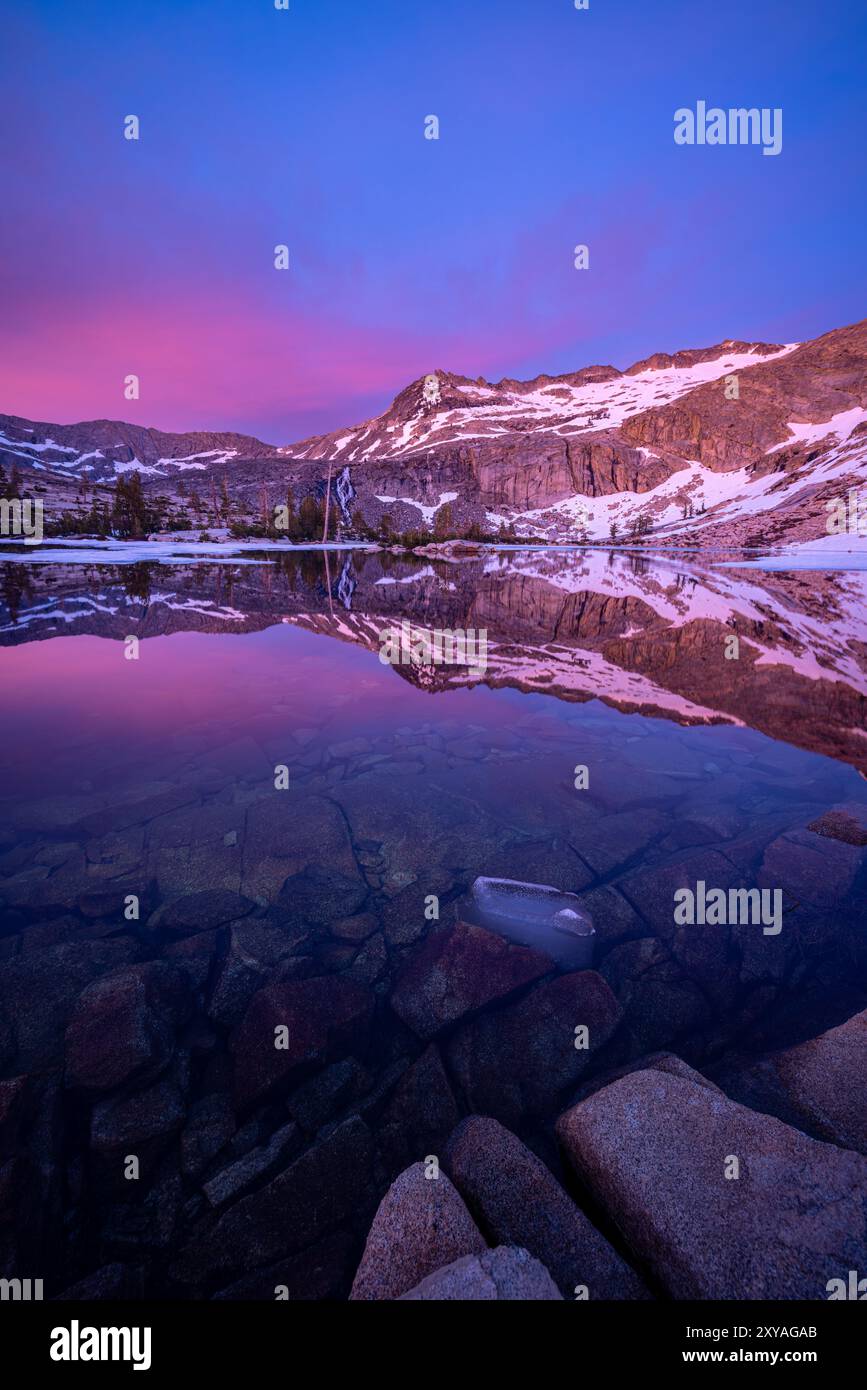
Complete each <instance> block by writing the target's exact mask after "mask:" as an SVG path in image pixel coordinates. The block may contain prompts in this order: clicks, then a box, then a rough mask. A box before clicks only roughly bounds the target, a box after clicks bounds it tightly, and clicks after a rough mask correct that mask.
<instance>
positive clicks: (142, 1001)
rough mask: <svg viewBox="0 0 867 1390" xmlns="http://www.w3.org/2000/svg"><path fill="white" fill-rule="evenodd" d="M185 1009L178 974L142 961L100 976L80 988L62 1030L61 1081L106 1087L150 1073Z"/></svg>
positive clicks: (165, 1053)
mask: <svg viewBox="0 0 867 1390" xmlns="http://www.w3.org/2000/svg"><path fill="white" fill-rule="evenodd" d="M188 1012H189V987H188V984H187V980H186V979H185V977H184V975H183V974H182V973H181V971H180V970H178V969H177V968H176V967H175V966H172V965H170V964H168V963H167V962H166V961H148V962H146V963H145V964H143V965H131V966H129V967H128V968H127V969H125V970H119V971H115V972H114V973H113V974H111V975H106V976H103V978H102V979H100V980H96V981H94V983H93V984H92V985H88V987H87V988H86V989H85V990H84V991H83V992H82V994H81V997H80V998H79V1000H78V1003H77V1004H76V1006H75V1009H74V1011H73V1014H72V1017H71V1018H70V1020H69V1025H68V1027H67V1029H66V1079H67V1083H68V1084H69V1085H71V1086H78V1087H81V1088H82V1089H85V1090H91V1091H110V1090H113V1089H114V1088H115V1087H117V1086H122V1085H124V1084H125V1083H126V1082H132V1081H137V1082H139V1083H141V1082H142V1081H143V1080H146V1079H149V1078H151V1077H154V1076H156V1075H157V1074H158V1073H159V1072H160V1071H161V1070H162V1069H163V1067H165V1066H166V1065H167V1063H168V1062H169V1060H170V1059H171V1056H172V1053H173V1052H174V1047H175V1035H176V1032H177V1029H178V1027H179V1026H180V1024H181V1023H182V1022H183V1021H184V1019H185V1017H186V1016H187V1014H188Z"/></svg>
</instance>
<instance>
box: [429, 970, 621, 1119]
mask: <svg viewBox="0 0 867 1390" xmlns="http://www.w3.org/2000/svg"><path fill="white" fill-rule="evenodd" d="M620 1019H621V1011H620V1006H619V1004H618V1003H617V1000H616V999H615V997H614V995H613V994H612V993H611V990H610V989H609V988H608V986H607V984H606V983H605V981H604V980H603V979H602V977H601V975H597V974H596V972H595V971H594V970H578V971H575V972H573V973H572V974H569V975H559V976H558V977H557V978H556V979H553V980H545V981H543V982H542V983H541V984H538V985H536V986H535V987H534V988H533V989H532V990H531V991H530V993H529V994H527V995H526V996H525V997H524V998H523V999H521V1000H519V1001H518V1002H517V1003H516V1004H510V1005H507V1006H505V1007H504V1008H502V1009H499V1010H498V1011H497V1012H494V1013H486V1014H482V1015H480V1016H479V1017H478V1018H475V1019H471V1020H469V1021H468V1022H467V1023H465V1024H464V1025H463V1026H462V1027H461V1028H459V1029H458V1031H457V1032H456V1033H455V1035H454V1037H453V1038H452V1039H451V1041H450V1042H449V1045H448V1049H447V1057H448V1063H449V1066H450V1068H451V1070H452V1072H453V1073H454V1075H455V1076H456V1078H457V1080H458V1081H459V1083H460V1085H461V1087H462V1089H463V1092H464V1095H465V1097H466V1099H467V1103H468V1105H469V1106H470V1108H471V1109H472V1110H474V1111H476V1112H478V1113H479V1114H483V1115H493V1116H494V1117H495V1118H496V1119H498V1120H500V1121H502V1123H503V1124H512V1125H519V1124H521V1123H522V1122H523V1121H524V1120H525V1119H526V1118H527V1117H529V1116H536V1117H543V1116H546V1115H550V1114H552V1113H553V1112H555V1111H556V1108H557V1105H558V1102H560V1101H561V1097H562V1094H563V1092H564V1091H565V1090H566V1088H567V1087H571V1086H574V1085H576V1084H577V1082H578V1080H579V1079H580V1077H581V1076H582V1075H583V1073H584V1072H585V1071H586V1070H587V1069H588V1068H589V1067H591V1066H592V1065H593V1063H594V1061H595V1060H596V1058H597V1056H598V1054H599V1051H600V1049H601V1048H602V1047H604V1045H605V1044H606V1043H607V1042H608V1040H609V1038H610V1037H611V1036H612V1034H613V1033H614V1031H615V1029H616V1028H617V1026H618V1024H619V1023H620ZM582 1027H586V1029H587V1030H588V1032H587V1039H586V1041H587V1046H586V1047H584V1046H580V1047H579V1046H576V1043H577V1042H581V1041H582V1039H580V1038H578V1037H576V1029H578V1028H582Z"/></svg>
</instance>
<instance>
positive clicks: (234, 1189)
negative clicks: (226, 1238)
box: [203, 1124, 300, 1207]
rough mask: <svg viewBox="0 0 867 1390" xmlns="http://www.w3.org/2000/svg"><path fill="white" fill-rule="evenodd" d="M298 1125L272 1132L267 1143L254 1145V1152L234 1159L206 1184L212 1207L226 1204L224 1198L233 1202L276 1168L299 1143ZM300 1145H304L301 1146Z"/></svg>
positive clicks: (206, 1193)
mask: <svg viewBox="0 0 867 1390" xmlns="http://www.w3.org/2000/svg"><path fill="white" fill-rule="evenodd" d="M297 1137H298V1129H297V1127H296V1126H295V1125H292V1124H289V1125H284V1126H283V1128H282V1129H278V1131H277V1133H276V1134H274V1135H272V1136H271V1138H270V1139H269V1140H268V1143H267V1144H263V1145H262V1146H261V1148H258V1149H253V1150H251V1152H250V1153H248V1154H245V1155H244V1157H243V1158H239V1159H237V1160H236V1162H235V1163H230V1164H229V1165H228V1167H226V1168H221V1169H220V1171H219V1172H218V1173H215V1175H214V1176H213V1177H212V1178H211V1179H210V1180H209V1181H208V1182H206V1183H205V1184H204V1189H203V1190H204V1193H205V1196H206V1197H207V1199H208V1201H209V1203H210V1204H211V1206H212V1207H219V1206H222V1205H223V1203H224V1202H229V1201H231V1200H232V1198H234V1197H238V1196H239V1195H240V1194H241V1193H242V1192H243V1191H244V1188H245V1187H250V1186H251V1184H252V1183H254V1182H257V1181H258V1180H259V1179H260V1178H262V1177H264V1176H265V1174H266V1173H268V1172H270V1170H271V1169H272V1168H276V1166H277V1164H278V1163H280V1162H282V1161H283V1160H284V1159H285V1158H286V1155H287V1154H288V1153H289V1152H290V1150H291V1149H292V1148H293V1147H295V1146H296V1139H297ZM299 1147H300V1146H299Z"/></svg>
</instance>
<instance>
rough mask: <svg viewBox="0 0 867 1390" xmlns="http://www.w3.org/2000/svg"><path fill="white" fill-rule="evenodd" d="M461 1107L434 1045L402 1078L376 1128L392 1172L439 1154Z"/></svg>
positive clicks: (426, 1050) (381, 1148)
mask: <svg viewBox="0 0 867 1390" xmlns="http://www.w3.org/2000/svg"><path fill="white" fill-rule="evenodd" d="M458 1118H459V1114H458V1107H457V1103H456V1101H455V1098H454V1095H453V1094H452V1088H451V1086H450V1085H449V1081H448V1077H447V1076H446V1073H445V1070H444V1068H443V1064H442V1061H441V1060H440V1055H439V1052H438V1051H437V1048H436V1046H435V1044H434V1043H431V1044H430V1045H429V1046H428V1047H426V1048H425V1050H424V1052H423V1053H422V1055H421V1056H420V1057H419V1058H418V1060H417V1061H415V1062H413V1064H412V1066H410V1067H409V1068H408V1069H407V1070H406V1071H405V1072H404V1074H403V1076H402V1077H401V1079H400V1081H399V1082H398V1084H397V1087H396V1088H395V1092H394V1095H393V1096H392V1097H391V1099H390V1100H389V1101H388V1104H387V1105H386V1108H385V1110H384V1111H383V1114H382V1118H381V1120H380V1123H379V1125H378V1127H377V1145H378V1147H379V1150H380V1152H381V1153H382V1154H383V1155H384V1157H385V1159H386V1163H387V1167H388V1171H389V1173H395V1172H398V1171H399V1170H400V1169H401V1168H405V1167H407V1166H408V1165H409V1164H410V1163H413V1162H415V1161H416V1160H418V1159H424V1158H427V1156H428V1155H429V1154H434V1155H436V1154H438V1153H440V1152H441V1150H442V1146H443V1145H444V1144H445V1141H446V1140H447V1138H448V1136H449V1135H450V1134H451V1132H452V1130H453V1129H454V1127H455V1125H456V1124H457V1122H458Z"/></svg>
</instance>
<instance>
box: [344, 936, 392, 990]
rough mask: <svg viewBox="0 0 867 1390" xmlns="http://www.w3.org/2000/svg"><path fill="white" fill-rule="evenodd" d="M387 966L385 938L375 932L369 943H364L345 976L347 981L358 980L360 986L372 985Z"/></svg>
mask: <svg viewBox="0 0 867 1390" xmlns="http://www.w3.org/2000/svg"><path fill="white" fill-rule="evenodd" d="M387 965H388V952H387V951H386V949H385V937H384V936H383V934H382V932H377V933H376V935H375V936H372V937H371V938H370V939H369V941H365V943H364V945H363V946H362V948H361V950H360V951H359V952H358V955H357V956H356V957H355V959H354V961H353V962H352V964H351V966H350V967H349V969H348V970H347V971H346V976H347V979H350V980H358V982H359V983H360V984H363V985H373V984H376V981H377V980H378V979H380V977H381V976H382V974H383V973H384V971H385V968H386V966H387Z"/></svg>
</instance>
